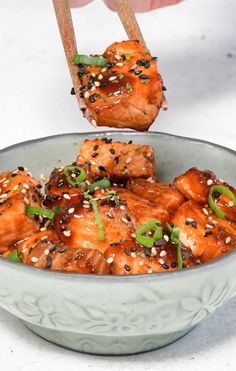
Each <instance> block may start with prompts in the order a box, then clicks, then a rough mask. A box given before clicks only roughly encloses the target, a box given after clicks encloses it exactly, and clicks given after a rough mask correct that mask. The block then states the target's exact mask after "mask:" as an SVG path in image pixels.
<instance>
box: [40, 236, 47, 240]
mask: <svg viewBox="0 0 236 371" xmlns="http://www.w3.org/2000/svg"><path fill="white" fill-rule="evenodd" d="M47 239H48V236H42V237H41V238H40V240H41V241H43V240H47Z"/></svg>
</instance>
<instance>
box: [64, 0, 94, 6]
mask: <svg viewBox="0 0 236 371" xmlns="http://www.w3.org/2000/svg"><path fill="white" fill-rule="evenodd" d="M91 1H93V0H69V4H70V7H71V8H78V7H80V6H84V5H87V4H89V3H91Z"/></svg>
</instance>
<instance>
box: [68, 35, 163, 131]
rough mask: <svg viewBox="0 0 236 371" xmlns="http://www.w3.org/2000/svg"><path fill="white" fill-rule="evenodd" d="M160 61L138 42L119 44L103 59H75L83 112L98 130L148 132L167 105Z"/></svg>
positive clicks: (83, 57)
mask: <svg viewBox="0 0 236 371" xmlns="http://www.w3.org/2000/svg"><path fill="white" fill-rule="evenodd" d="M156 59H157V58H155V57H152V56H151V55H150V52H149V51H148V50H147V48H145V47H144V46H143V45H141V44H140V43H139V41H137V40H129V41H122V42H115V43H113V44H112V45H110V46H109V47H108V48H107V49H106V51H105V52H104V53H103V54H102V55H101V56H85V55H75V56H74V58H73V63H74V64H76V65H78V78H79V83H80V101H81V110H82V112H83V114H84V116H85V117H86V118H87V119H88V120H89V121H90V122H91V124H92V125H93V126H94V127H96V126H110V127H116V128H131V129H135V130H139V131H144V130H148V128H149V127H150V126H151V124H152V123H153V121H154V120H155V118H156V116H157V115H158V112H159V110H160V108H161V107H162V106H163V103H164V102H165V100H164V95H163V90H165V87H164V86H163V83H162V79H161V76H160V74H159V72H158V69H157V63H156ZM72 93H75V91H74V89H72Z"/></svg>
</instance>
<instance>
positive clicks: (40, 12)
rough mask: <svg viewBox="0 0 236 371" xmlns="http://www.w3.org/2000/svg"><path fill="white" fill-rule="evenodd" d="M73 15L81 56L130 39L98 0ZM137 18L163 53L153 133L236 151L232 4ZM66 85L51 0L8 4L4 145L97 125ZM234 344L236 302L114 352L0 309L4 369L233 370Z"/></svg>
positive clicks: (194, 5)
mask: <svg viewBox="0 0 236 371" xmlns="http://www.w3.org/2000/svg"><path fill="white" fill-rule="evenodd" d="M73 13H74V20H75V23H76V34H77V38H78V48H79V51H80V52H82V53H99V52H101V51H103V50H104V49H105V47H106V46H107V45H109V43H111V42H113V41H115V40H121V39H124V38H125V34H124V31H123V30H122V27H121V25H120V23H119V20H118V17H117V16H116V15H115V14H114V13H111V12H109V11H108V10H107V9H106V8H105V7H104V6H103V4H102V1H101V0H95V1H94V3H93V4H91V5H89V6H88V7H86V8H83V9H79V10H75V11H73ZM138 20H139V22H140V25H141V29H142V31H143V33H144V36H145V39H146V41H147V44H148V46H149V48H150V49H151V51H152V53H153V55H157V56H158V57H159V69H160V72H161V73H162V76H163V79H164V82H165V85H166V87H167V89H168V91H167V94H166V95H167V98H168V101H169V107H170V108H169V111H168V112H161V114H160V115H159V117H158V119H157V122H156V123H155V124H154V125H153V126H152V129H153V130H159V131H165V132H171V133H175V134H179V135H184V136H192V137H196V138H202V139H206V140H209V141H212V142H215V143H219V144H221V145H224V146H227V147H231V148H232V149H236V140H235V138H236V113H235V109H236V36H235V35H236V2H235V0H224V1H222V0H198V1H196V0H195V1H194V0H186V1H184V2H183V3H181V4H179V5H178V6H174V7H169V8H165V9H161V10H157V11H154V12H152V13H146V14H140V15H138ZM70 89H71V81H70V77H69V73H68V70H67V66H66V62H65V58H64V54H63V50H62V46H61V44H60V40H59V34H58V31H57V26H56V21H55V17H54V14H53V8H52V4H51V1H49V0H34V1H30V0H17V1H16V0H7V1H5V2H4V1H3V0H2V1H1V2H0V148H3V147H5V146H8V145H10V144H13V143H16V142H20V141H23V140H27V139H32V138H37V137H42V136H46V135H51V134H57V133H65V132H79V131H89V130H91V127H90V126H89V124H88V123H87V122H86V121H85V120H84V119H82V118H81V115H80V112H79V110H78V107H77V103H76V99H75V97H73V96H71V95H70ZM170 145H171V143H170ZM235 168H236V167H235ZM235 173H236V171H235ZM0 274H1V272H0ZM235 349H236V300H234V301H231V303H229V304H228V305H226V306H225V307H224V308H222V309H220V310H219V311H218V312H217V313H216V314H214V315H213V316H212V317H210V318H209V319H208V320H206V321H205V322H203V323H202V324H200V325H199V326H198V327H197V328H196V329H194V330H193V331H192V332H191V333H190V334H189V335H187V336H186V337H185V338H183V339H181V340H179V341H178V342H176V343H174V344H172V345H170V346H168V347H166V348H163V349H161V350H158V351H154V352H150V353H146V354H143V355H137V356H132V357H112V358H111V357H96V356H90V355H83V354H79V353H75V352H71V351H68V350H65V349H62V348H59V347H56V346H54V345H52V344H49V343H47V342H45V341H43V340H41V339H40V338H38V337H37V336H36V335H33V334H32V333H30V332H29V330H27V329H26V328H25V327H24V326H23V324H22V323H21V322H20V321H18V320H17V319H15V318H14V317H12V316H11V315H9V314H8V313H6V312H5V311H3V310H1V309H0V369H1V371H15V370H16V371H21V370H22V371H38V370H40V371H41V370H46V371H51V370H57V371H58V370H65V369H68V370H70V371H74V370H100V369H104V370H121V369H122V370H135V371H139V370H142V371H144V370H156V369H157V370H165V371H169V370H171V371H172V370H176V371H179V370H181V371H184V370H189V369H190V368H191V370H192V371H197V370H201V371H202V370H210V369H211V370H214V371H224V370H235V369H236V351H235Z"/></svg>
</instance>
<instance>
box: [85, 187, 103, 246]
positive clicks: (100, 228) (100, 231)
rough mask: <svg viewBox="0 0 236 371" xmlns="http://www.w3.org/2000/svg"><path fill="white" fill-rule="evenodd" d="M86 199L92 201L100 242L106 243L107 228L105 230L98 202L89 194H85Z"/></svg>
mask: <svg viewBox="0 0 236 371" xmlns="http://www.w3.org/2000/svg"><path fill="white" fill-rule="evenodd" d="M84 198H85V199H86V200H88V201H90V203H91V205H92V208H93V212H94V218H95V222H96V224H97V226H98V241H104V240H105V228H104V224H103V221H102V219H101V217H100V214H99V210H98V204H97V202H96V201H94V199H93V196H91V195H90V194H89V193H88V192H85V193H84Z"/></svg>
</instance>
